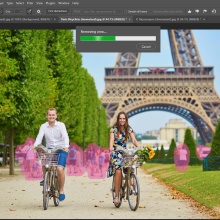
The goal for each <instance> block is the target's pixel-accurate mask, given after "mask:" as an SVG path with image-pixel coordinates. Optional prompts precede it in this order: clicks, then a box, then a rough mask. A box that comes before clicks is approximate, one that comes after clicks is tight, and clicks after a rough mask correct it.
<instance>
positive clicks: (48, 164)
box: [35, 145, 64, 210]
mask: <svg viewBox="0 0 220 220" xmlns="http://www.w3.org/2000/svg"><path fill="white" fill-rule="evenodd" d="M35 149H36V151H37V155H38V159H39V162H40V163H41V165H42V166H43V167H44V168H45V174H44V185H43V191H42V193H43V207H44V210H47V208H48V204H49V199H51V198H53V202H54V205H55V206H59V202H60V200H59V183H58V178H57V169H56V167H57V165H58V161H59V156H60V155H59V153H57V151H59V150H62V151H64V149H63V148H60V147H56V148H54V149H47V148H46V147H45V146H43V145H40V146H37V147H36V148H35Z"/></svg>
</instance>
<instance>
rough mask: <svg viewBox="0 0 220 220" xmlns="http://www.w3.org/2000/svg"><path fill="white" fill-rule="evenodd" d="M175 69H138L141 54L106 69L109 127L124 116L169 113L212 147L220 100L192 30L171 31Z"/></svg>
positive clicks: (210, 68)
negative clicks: (121, 113)
mask: <svg viewBox="0 0 220 220" xmlns="http://www.w3.org/2000/svg"><path fill="white" fill-rule="evenodd" d="M168 36H169V41H170V47H171V53H172V59H173V63H174V66H172V67H139V60H140V53H131V52H126V53H118V56H117V58H116V62H115V66H114V67H112V68H105V78H104V80H105V90H104V92H103V94H102V96H101V100H102V104H103V106H104V107H105V109H106V114H107V120H108V124H109V125H110V126H113V125H114V124H115V123H116V119H117V115H118V113H119V112H120V111H122V110H123V111H125V112H126V113H127V114H128V117H132V116H134V115H136V114H139V113H142V112H147V111H156V110H157V111H166V112H170V113H174V114H176V115H179V116H181V117H182V118H184V119H186V120H187V121H188V122H190V123H191V124H192V126H194V127H195V128H196V129H197V131H198V132H199V134H200V136H201V139H202V141H203V143H204V144H205V143H207V142H211V139H212V134H213V132H214V131H215V126H216V124H217V121H218V118H219V117H220V98H219V95H218V93H217V92H216V90H215V88H214V67H213V66H204V65H203V62H202V59H201V56H200V54H199V50H198V48H197V45H196V41H195V39H194V36H193V33H192V30H190V29H172V30H168Z"/></svg>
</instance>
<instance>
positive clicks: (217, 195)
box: [142, 163, 220, 211]
mask: <svg viewBox="0 0 220 220" xmlns="http://www.w3.org/2000/svg"><path fill="white" fill-rule="evenodd" d="M142 168H143V169H144V170H146V172H147V173H148V174H152V176H153V177H156V178H158V179H160V180H161V181H163V182H164V183H166V184H168V185H169V186H172V187H174V188H175V189H177V190H178V191H180V192H183V193H184V194H186V195H188V196H190V197H191V198H193V199H194V200H196V201H197V202H199V203H200V204H202V205H205V206H206V207H208V208H211V209H213V210H218V211H220V171H202V166H201V165H197V166H189V167H188V169H187V170H186V171H185V172H179V171H177V169H176V168H175V166H174V164H159V163H147V164H144V165H143V166H142Z"/></svg>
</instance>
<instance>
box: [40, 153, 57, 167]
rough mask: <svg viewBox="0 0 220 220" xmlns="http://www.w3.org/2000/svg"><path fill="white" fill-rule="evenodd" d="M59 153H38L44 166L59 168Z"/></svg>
mask: <svg viewBox="0 0 220 220" xmlns="http://www.w3.org/2000/svg"><path fill="white" fill-rule="evenodd" d="M59 157H60V154H59V153H38V158H39V162H40V163H41V165H42V166H45V165H50V166H57V165H58V161H59Z"/></svg>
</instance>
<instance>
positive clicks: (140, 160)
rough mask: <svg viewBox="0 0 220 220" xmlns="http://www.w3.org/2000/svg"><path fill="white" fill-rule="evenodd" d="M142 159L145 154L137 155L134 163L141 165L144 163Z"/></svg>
mask: <svg viewBox="0 0 220 220" xmlns="http://www.w3.org/2000/svg"><path fill="white" fill-rule="evenodd" d="M144 159H145V156H144V155H139V156H138V158H137V160H136V163H137V165H138V166H142V165H143V163H144Z"/></svg>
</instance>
